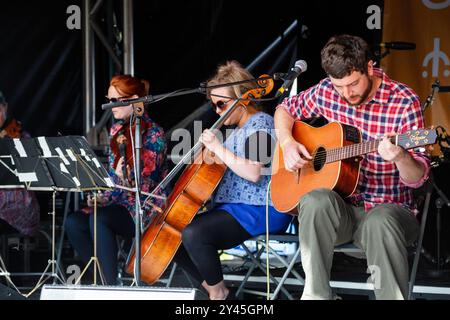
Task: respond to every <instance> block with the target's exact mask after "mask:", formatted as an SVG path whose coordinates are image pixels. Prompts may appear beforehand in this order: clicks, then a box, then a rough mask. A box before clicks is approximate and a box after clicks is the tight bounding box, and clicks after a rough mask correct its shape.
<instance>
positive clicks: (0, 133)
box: [0, 118, 22, 138]
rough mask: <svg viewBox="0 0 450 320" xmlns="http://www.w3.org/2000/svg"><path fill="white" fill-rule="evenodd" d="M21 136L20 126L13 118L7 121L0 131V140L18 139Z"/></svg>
mask: <svg viewBox="0 0 450 320" xmlns="http://www.w3.org/2000/svg"><path fill="white" fill-rule="evenodd" d="M21 136H22V124H21V123H20V122H19V121H17V120H16V119H14V118H10V119H7V120H6V121H5V123H4V125H3V127H2V128H1V129H0V138H4V137H9V138H20V137H21Z"/></svg>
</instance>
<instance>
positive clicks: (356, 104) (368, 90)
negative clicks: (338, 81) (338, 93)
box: [342, 78, 372, 106]
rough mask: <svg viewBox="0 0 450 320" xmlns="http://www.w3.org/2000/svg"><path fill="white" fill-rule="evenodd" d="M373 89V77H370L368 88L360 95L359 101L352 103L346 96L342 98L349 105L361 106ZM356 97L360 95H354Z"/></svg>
mask: <svg viewBox="0 0 450 320" xmlns="http://www.w3.org/2000/svg"><path fill="white" fill-rule="evenodd" d="M371 90H372V79H370V78H369V84H368V86H367V88H366V90H364V92H363V94H362V95H360V96H359V97H361V98H360V99H359V100H358V102H356V103H351V102H350V101H349V100H347V98H346V97H344V96H342V99H344V100H345V102H347V103H348V104H349V105H351V106H359V105H360V104H361V103H362V102H363V101H365V100H366V99H367V97H368V96H369V94H370V91H371ZM354 97H358V96H354Z"/></svg>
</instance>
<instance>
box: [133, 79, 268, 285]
mask: <svg viewBox="0 0 450 320" xmlns="http://www.w3.org/2000/svg"><path fill="white" fill-rule="evenodd" d="M257 84H258V87H257V88H255V89H251V90H249V91H247V92H245V93H244V94H243V95H242V96H241V97H240V98H239V99H236V101H234V102H233V104H232V105H231V106H230V107H229V108H228V110H226V111H225V112H224V113H223V114H222V116H221V117H220V118H219V119H218V120H217V121H216V123H214V125H213V126H212V127H211V128H210V130H218V129H220V128H221V127H222V125H223V124H224V122H225V121H226V120H227V119H228V117H229V116H230V115H231V114H232V113H233V112H234V110H235V109H236V108H237V107H238V104H243V105H245V106H247V105H248V104H249V102H250V101H251V99H258V98H260V97H262V96H264V95H266V94H268V93H269V92H270V91H271V90H272V89H273V86H274V81H273V79H271V78H269V77H268V76H267V75H263V76H261V77H260V78H258V79H257ZM204 151H205V149H204V147H203V144H202V143H201V142H200V141H199V142H197V143H196V144H195V145H194V147H193V148H192V149H191V150H190V151H189V152H188V153H187V154H186V155H185V156H184V157H183V158H182V159H181V161H180V162H179V163H178V164H177V165H176V166H175V167H174V168H173V169H172V170H171V172H170V173H169V174H168V175H167V176H166V177H165V178H164V180H163V181H161V183H160V184H159V185H158V186H157V187H156V188H155V189H154V190H153V191H152V194H157V191H158V190H159V189H162V188H164V187H165V186H167V184H168V183H169V181H170V180H172V179H173V178H174V177H175V176H176V175H177V173H178V172H180V170H181V169H182V168H183V167H184V165H187V167H186V168H185V169H184V171H183V173H182V174H181V176H180V178H179V179H178V181H177V182H176V184H175V186H174V188H173V190H172V192H171V193H170V195H169V196H168V198H167V201H166V204H165V209H164V210H163V211H162V212H160V213H157V214H156V215H154V217H153V218H152V220H151V221H150V223H149V224H148V225H147V227H146V228H145V230H144V232H143V234H142V238H141V259H140V261H141V278H142V280H143V281H145V282H146V283H148V284H153V283H155V282H156V281H157V280H158V279H159V278H160V277H161V275H162V274H163V273H164V271H165V270H166V269H167V267H168V266H169V264H170V262H171V261H172V259H173V257H174V256H175V253H176V252H177V250H178V248H179V246H180V244H181V234H182V231H183V230H184V228H185V227H186V226H187V225H188V224H189V223H190V222H191V221H192V219H193V218H194V216H195V215H196V214H197V212H199V210H201V209H202V208H204V206H205V204H206V202H207V201H208V200H209V198H210V197H211V195H212V194H213V192H214V190H215V189H216V188H217V186H218V185H219V183H220V181H221V180H222V177H223V175H224V174H225V171H226V170H227V166H226V165H225V164H222V163H210V162H209V161H204V157H205V153H204ZM192 159H193V160H194V161H192V163H191V161H190V160H192ZM134 266H135V247H134V246H133V248H132V249H131V252H130V254H129V256H128V261H127V267H126V271H127V272H128V273H129V274H133V273H134V272H133V270H134Z"/></svg>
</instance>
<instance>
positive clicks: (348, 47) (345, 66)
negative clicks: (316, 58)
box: [321, 34, 371, 79]
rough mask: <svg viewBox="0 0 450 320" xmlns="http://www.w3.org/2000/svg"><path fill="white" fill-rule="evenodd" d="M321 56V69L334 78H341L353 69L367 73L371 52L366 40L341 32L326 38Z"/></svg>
mask: <svg viewBox="0 0 450 320" xmlns="http://www.w3.org/2000/svg"><path fill="white" fill-rule="evenodd" d="M321 58H322V68H323V70H325V72H326V73H327V74H328V75H329V76H331V77H333V78H335V79H342V78H343V77H346V76H348V75H350V74H351V73H352V72H353V71H359V72H361V73H363V74H367V63H368V62H369V61H370V60H371V52H370V50H369V46H368V45H367V42H365V41H364V40H363V39H361V38H360V37H357V36H351V35H348V34H343V35H339V36H335V37H332V38H331V39H330V40H328V42H327V44H326V45H325V47H323V49H322V52H321Z"/></svg>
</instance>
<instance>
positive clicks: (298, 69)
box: [275, 60, 308, 98]
mask: <svg viewBox="0 0 450 320" xmlns="http://www.w3.org/2000/svg"><path fill="white" fill-rule="evenodd" d="M307 69H308V65H307V64H306V61H305V60H298V61H297V62H295V65H294V66H293V67H292V68H291V70H289V72H288V73H287V74H286V76H285V77H283V80H284V83H283V85H282V86H281V87H280V89H278V91H277V93H276V94H275V98H277V97H279V96H281V95H282V94H283V93H284V92H285V91H286V90H289V88H290V87H291V86H292V84H293V83H294V80H295V79H296V78H297V77H298V76H299V75H300V73H303V72H305V71H306V70H307ZM278 76H279V75H278ZM279 77H280V76H279Z"/></svg>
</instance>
